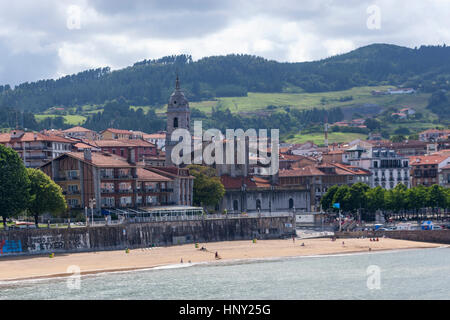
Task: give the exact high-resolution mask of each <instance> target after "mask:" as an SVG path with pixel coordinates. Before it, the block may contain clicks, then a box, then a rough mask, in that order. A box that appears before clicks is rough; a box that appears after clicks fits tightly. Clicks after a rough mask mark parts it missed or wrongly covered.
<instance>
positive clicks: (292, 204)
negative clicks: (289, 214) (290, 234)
mask: <svg viewBox="0 0 450 320" xmlns="http://www.w3.org/2000/svg"><path fill="white" fill-rule="evenodd" d="M293 208H294V199H292V198H291V199H289V209H293Z"/></svg>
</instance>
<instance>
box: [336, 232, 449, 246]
mask: <svg viewBox="0 0 450 320" xmlns="http://www.w3.org/2000/svg"><path fill="white" fill-rule="evenodd" d="M382 236H386V237H387V238H392V239H400V240H410V241H421V242H432V243H442V244H450V230H395V231H356V232H336V237H337V238H360V237H366V238H368V237H382Z"/></svg>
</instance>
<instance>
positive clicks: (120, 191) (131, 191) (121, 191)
mask: <svg viewBox="0 0 450 320" xmlns="http://www.w3.org/2000/svg"><path fill="white" fill-rule="evenodd" d="M118 192H119V193H133V189H119V191H118Z"/></svg>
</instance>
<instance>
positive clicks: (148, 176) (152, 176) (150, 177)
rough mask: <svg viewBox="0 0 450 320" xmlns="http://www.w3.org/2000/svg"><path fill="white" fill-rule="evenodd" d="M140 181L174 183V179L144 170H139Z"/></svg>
mask: <svg viewBox="0 0 450 320" xmlns="http://www.w3.org/2000/svg"><path fill="white" fill-rule="evenodd" d="M137 176H138V180H139V181H172V179H170V178H168V177H165V176H163V175H160V174H157V173H156V172H153V171H150V170H148V169H144V168H137Z"/></svg>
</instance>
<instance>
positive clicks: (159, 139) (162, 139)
mask: <svg viewBox="0 0 450 320" xmlns="http://www.w3.org/2000/svg"><path fill="white" fill-rule="evenodd" d="M143 139H144V140H145V141H148V142H151V143H153V144H155V145H156V147H157V148H158V149H159V150H165V145H166V133H165V132H159V133H152V134H145V135H144V136H143Z"/></svg>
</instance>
